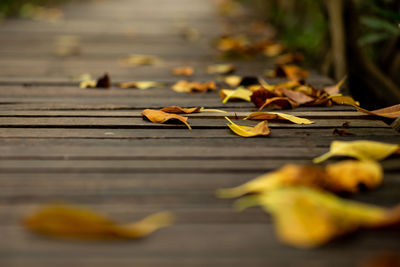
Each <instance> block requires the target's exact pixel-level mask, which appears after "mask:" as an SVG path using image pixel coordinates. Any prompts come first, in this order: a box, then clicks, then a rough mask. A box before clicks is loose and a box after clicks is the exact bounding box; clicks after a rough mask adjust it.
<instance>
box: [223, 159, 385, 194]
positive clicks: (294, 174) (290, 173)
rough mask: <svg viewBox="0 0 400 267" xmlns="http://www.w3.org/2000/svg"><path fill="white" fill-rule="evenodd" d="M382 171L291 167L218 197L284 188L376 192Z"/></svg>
mask: <svg viewBox="0 0 400 267" xmlns="http://www.w3.org/2000/svg"><path fill="white" fill-rule="evenodd" d="M382 176H383V172H382V167H381V166H380V165H379V164H378V163H376V162H373V161H361V162H360V161H353V160H349V161H342V162H339V163H336V164H329V165H328V166H326V168H325V169H324V168H322V167H319V166H307V165H294V164H288V165H285V166H284V167H282V168H281V169H279V170H276V171H274V172H270V173H267V174H264V175H261V176H259V177H257V178H255V179H253V180H251V181H249V182H247V183H244V184H242V185H240V186H237V187H233V188H228V189H220V190H218V191H217V196H218V197H221V198H234V197H239V196H242V195H245V194H256V193H258V194H259V193H267V192H270V191H271V190H273V189H276V188H277V187H281V186H287V185H292V186H295V185H296V186H299V185H302V186H308V187H314V188H320V189H326V190H330V191H333V192H349V193H355V192H357V191H358V190H359V189H360V185H363V186H364V187H366V188H374V187H377V186H378V185H380V184H381V183H382Z"/></svg>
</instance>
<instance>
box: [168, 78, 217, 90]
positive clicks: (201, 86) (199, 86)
mask: <svg viewBox="0 0 400 267" xmlns="http://www.w3.org/2000/svg"><path fill="white" fill-rule="evenodd" d="M172 89H173V90H174V91H175V92H179V93H199V92H207V91H212V90H215V89H217V87H216V85H215V83H214V82H206V83H199V82H189V81H185V80H181V81H179V82H177V83H175V84H174V85H173V86H172Z"/></svg>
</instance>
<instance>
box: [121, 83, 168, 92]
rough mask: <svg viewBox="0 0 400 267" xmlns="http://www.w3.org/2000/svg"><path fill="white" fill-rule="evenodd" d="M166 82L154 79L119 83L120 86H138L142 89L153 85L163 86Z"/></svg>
mask: <svg viewBox="0 0 400 267" xmlns="http://www.w3.org/2000/svg"><path fill="white" fill-rule="evenodd" d="M163 86H164V84H162V83H158V82H152V81H139V82H124V83H119V84H118V87H119V88H138V89H140V90H146V89H149V88H152V87H163Z"/></svg>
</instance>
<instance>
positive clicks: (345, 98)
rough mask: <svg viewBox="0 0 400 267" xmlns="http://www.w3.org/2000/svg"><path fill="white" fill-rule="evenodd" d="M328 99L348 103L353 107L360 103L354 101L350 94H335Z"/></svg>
mask: <svg viewBox="0 0 400 267" xmlns="http://www.w3.org/2000/svg"><path fill="white" fill-rule="evenodd" d="M330 99H331V100H332V101H333V102H335V103H336V104H339V105H349V106H353V107H357V106H359V105H360V102H358V101H355V100H354V99H353V98H352V97H351V96H342V95H337V96H331V97H330Z"/></svg>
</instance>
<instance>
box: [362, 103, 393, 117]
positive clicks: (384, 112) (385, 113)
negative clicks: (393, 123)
mask: <svg viewBox="0 0 400 267" xmlns="http://www.w3.org/2000/svg"><path fill="white" fill-rule="evenodd" d="M356 108H357V110H358V111H359V112H363V113H367V114H369V115H374V116H379V117H384V118H390V119H396V118H398V117H399V116H400V104H397V105H394V106H390V107H386V108H381V109H376V110H372V111H369V110H366V109H363V108H360V107H356Z"/></svg>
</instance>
